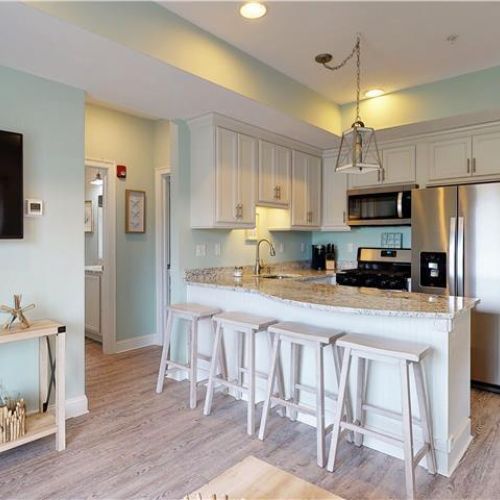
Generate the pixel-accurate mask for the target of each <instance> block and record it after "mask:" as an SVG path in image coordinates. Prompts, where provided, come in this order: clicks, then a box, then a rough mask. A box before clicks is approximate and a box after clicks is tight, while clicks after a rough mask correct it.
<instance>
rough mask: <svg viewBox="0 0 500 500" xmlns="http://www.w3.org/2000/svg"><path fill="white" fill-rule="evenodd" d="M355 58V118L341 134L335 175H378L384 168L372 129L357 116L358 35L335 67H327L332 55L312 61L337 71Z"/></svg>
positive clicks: (359, 65)
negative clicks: (340, 173)
mask: <svg viewBox="0 0 500 500" xmlns="http://www.w3.org/2000/svg"><path fill="white" fill-rule="evenodd" d="M354 56H356V119H355V121H354V123H353V124H352V125H351V128H350V129H348V130H346V131H344V132H342V138H341V139H340V147H339V153H338V156H337V163H336V164H335V172H343V173H345V174H365V173H368V172H380V171H383V166H382V162H381V161H380V153H379V151H378V146H377V138H376V137H375V130H374V129H373V128H371V127H366V126H365V124H364V123H363V121H362V120H361V117H360V115H359V95H360V92H361V39H360V36H359V35H358V36H357V38H356V45H354V48H353V49H352V52H351V53H350V54H349V55H348V56H347V57H346V58H345V59H344V60H343V61H342V62H341V63H340V64H337V65H336V66H332V65H330V64H328V63H329V62H330V61H331V60H332V55H331V54H319V55H317V56H316V58H315V60H316V62H317V63H320V64H322V65H323V66H324V67H325V68H327V69H329V70H331V71H336V70H338V69H340V68H342V67H344V66H345V65H346V64H347V62H348V61H349V60H351V59H352V58H353V57H354Z"/></svg>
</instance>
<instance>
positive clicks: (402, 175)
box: [382, 146, 416, 184]
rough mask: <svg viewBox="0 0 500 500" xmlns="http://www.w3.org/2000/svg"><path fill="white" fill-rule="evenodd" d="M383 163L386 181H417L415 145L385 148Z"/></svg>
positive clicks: (388, 182)
mask: <svg viewBox="0 0 500 500" xmlns="http://www.w3.org/2000/svg"><path fill="white" fill-rule="evenodd" d="M382 164H383V166H384V174H383V181H384V183H386V184H406V183H413V182H415V179H416V171H415V146H401V147H394V148H387V149H384V150H383V151H382Z"/></svg>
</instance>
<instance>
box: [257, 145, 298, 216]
mask: <svg viewBox="0 0 500 500" xmlns="http://www.w3.org/2000/svg"><path fill="white" fill-rule="evenodd" d="M290 170H291V151H290V149H289V148H286V147H283V146H279V145H277V144H273V143H271V142H268V141H260V144H259V203H260V204H263V205H269V206H276V207H288V206H289V204H290Z"/></svg>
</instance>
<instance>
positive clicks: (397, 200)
mask: <svg viewBox="0 0 500 500" xmlns="http://www.w3.org/2000/svg"><path fill="white" fill-rule="evenodd" d="M416 187H418V186H416V185H415V184H407V185H402V186H382V187H374V188H367V189H352V190H349V191H347V224H348V225H349V226H404V225H410V224H411V190H412V189H415V188H416Z"/></svg>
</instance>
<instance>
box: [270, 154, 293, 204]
mask: <svg viewBox="0 0 500 500" xmlns="http://www.w3.org/2000/svg"><path fill="white" fill-rule="evenodd" d="M291 164H292V152H291V151H290V150H289V149H288V148H285V147H283V146H274V169H273V172H274V178H273V197H274V199H275V200H276V204H278V205H284V206H288V205H289V203H290V170H291Z"/></svg>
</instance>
